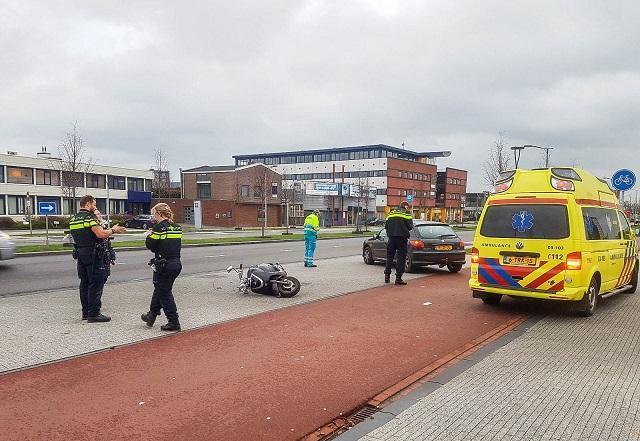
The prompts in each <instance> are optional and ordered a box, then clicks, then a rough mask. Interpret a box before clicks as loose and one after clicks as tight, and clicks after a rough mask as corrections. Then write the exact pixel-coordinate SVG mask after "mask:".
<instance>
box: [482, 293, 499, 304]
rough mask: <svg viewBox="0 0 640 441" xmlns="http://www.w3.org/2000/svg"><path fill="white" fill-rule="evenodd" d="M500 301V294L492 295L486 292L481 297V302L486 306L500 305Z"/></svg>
mask: <svg viewBox="0 0 640 441" xmlns="http://www.w3.org/2000/svg"><path fill="white" fill-rule="evenodd" d="M500 300H502V294H493V293H489V292H486V293H484V295H483V296H482V301H483V302H485V303H486V304H487V305H497V304H498V303H500Z"/></svg>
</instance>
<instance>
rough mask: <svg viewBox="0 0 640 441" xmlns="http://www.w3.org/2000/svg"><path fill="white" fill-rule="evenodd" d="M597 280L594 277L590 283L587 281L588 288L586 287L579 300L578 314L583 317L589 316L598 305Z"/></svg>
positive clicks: (598, 288)
mask: <svg viewBox="0 0 640 441" xmlns="http://www.w3.org/2000/svg"><path fill="white" fill-rule="evenodd" d="M598 285H599V284H598V280H596V278H595V277H594V278H592V279H591V283H589V288H587V292H585V293H584V297H582V300H581V302H580V303H581V308H580V315H581V316H583V317H591V316H592V315H593V313H594V312H595V310H596V307H597V306H598V291H599V290H600V287H599V286H598Z"/></svg>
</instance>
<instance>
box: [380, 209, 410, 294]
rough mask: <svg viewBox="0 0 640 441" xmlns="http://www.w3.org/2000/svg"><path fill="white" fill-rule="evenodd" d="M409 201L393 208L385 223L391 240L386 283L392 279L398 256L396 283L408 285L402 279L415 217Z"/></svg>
mask: <svg viewBox="0 0 640 441" xmlns="http://www.w3.org/2000/svg"><path fill="white" fill-rule="evenodd" d="M408 210H409V203H408V202H407V201H403V202H402V203H401V204H400V206H399V207H398V208H397V209H395V210H392V211H391V213H389V215H388V216H387V220H386V222H385V224H384V226H385V229H386V230H387V236H388V237H389V242H388V243H387V262H386V265H385V268H384V283H389V282H390V281H391V267H392V266H393V259H394V257H396V253H397V258H396V285H406V284H407V282H405V281H404V280H402V275H403V274H404V269H405V265H406V260H407V241H408V240H409V235H410V234H411V233H410V231H411V230H412V229H413V217H412V216H411V214H410V213H409V211H408Z"/></svg>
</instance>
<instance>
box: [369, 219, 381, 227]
mask: <svg viewBox="0 0 640 441" xmlns="http://www.w3.org/2000/svg"><path fill="white" fill-rule="evenodd" d="M384 223H385V220H384V219H369V220H368V221H367V225H369V226H371V227H378V226H383V225H384Z"/></svg>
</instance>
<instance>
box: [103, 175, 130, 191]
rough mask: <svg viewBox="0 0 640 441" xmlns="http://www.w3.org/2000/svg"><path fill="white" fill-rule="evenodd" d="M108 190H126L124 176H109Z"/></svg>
mask: <svg viewBox="0 0 640 441" xmlns="http://www.w3.org/2000/svg"><path fill="white" fill-rule="evenodd" d="M107 180H108V181H109V188H110V189H111V190H126V188H127V187H126V183H125V181H126V179H125V177H124V176H109V178H108V179H107Z"/></svg>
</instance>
